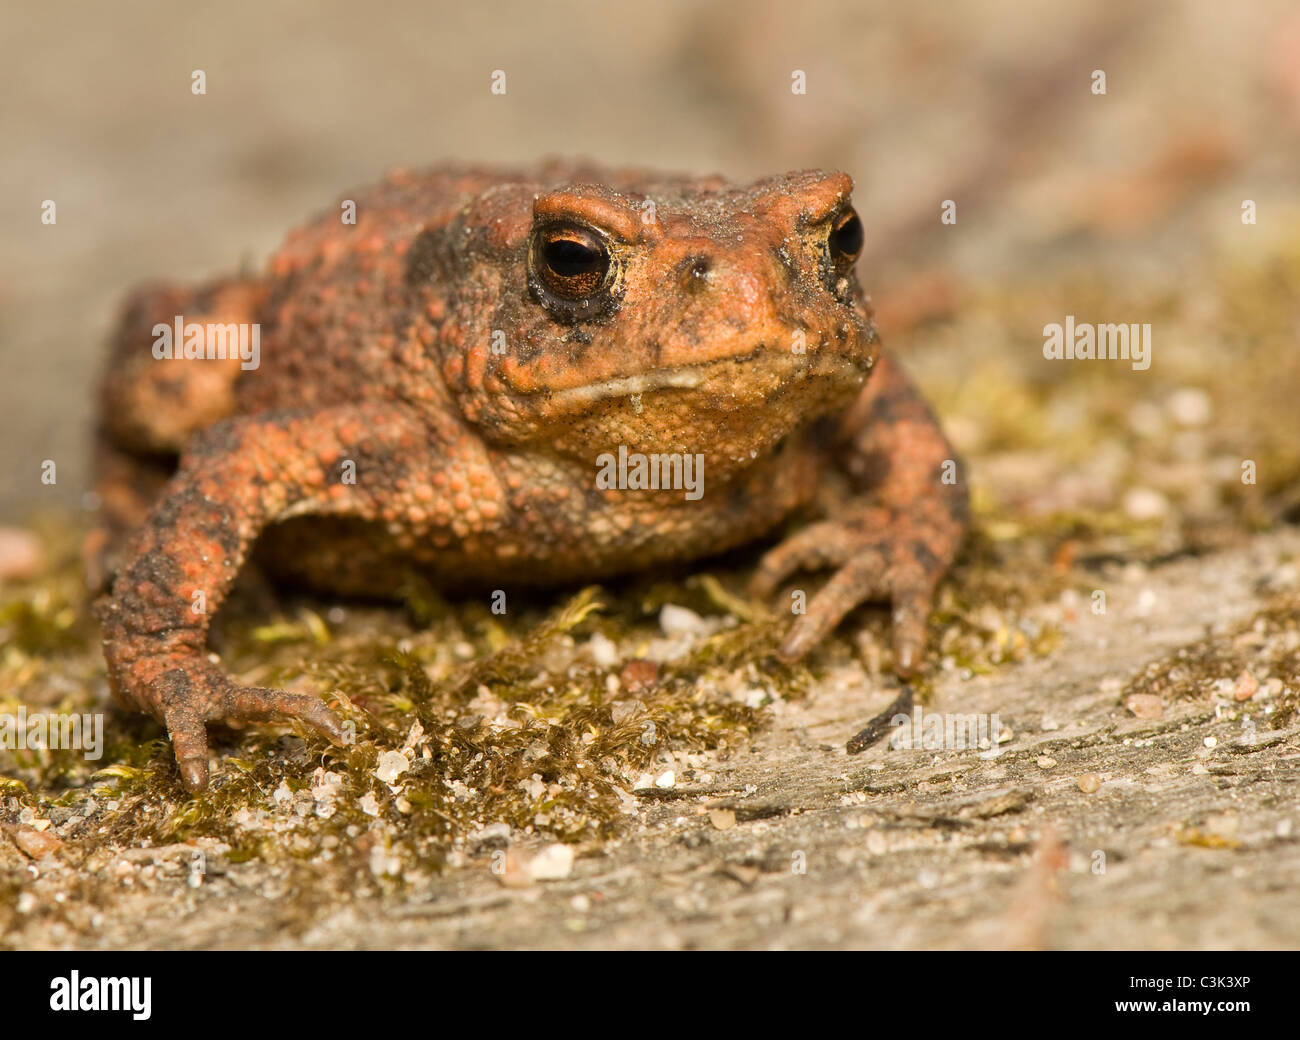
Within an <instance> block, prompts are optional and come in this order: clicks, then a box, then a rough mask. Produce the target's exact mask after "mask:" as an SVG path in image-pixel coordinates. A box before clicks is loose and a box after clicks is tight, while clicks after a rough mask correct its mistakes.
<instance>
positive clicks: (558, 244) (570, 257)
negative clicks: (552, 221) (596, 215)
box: [535, 227, 610, 300]
mask: <svg viewBox="0 0 1300 1040" xmlns="http://www.w3.org/2000/svg"><path fill="white" fill-rule="evenodd" d="M535 260H536V269H537V273H538V275H540V277H541V279H542V282H543V283H544V284H545V286H546V288H547V289H549V290H550V291H551V292H553V293H554V294H555V295H556V296H560V297H563V298H565V299H569V300H583V299H586V298H588V297H590V296H594V295H595V294H596V293H598V292H599V291H600V290H601V289H603V288H604V287H605V283H606V281H607V280H608V278H609V273H610V258H609V250H608V249H607V248H606V247H605V243H604V242H602V241H601V239H600V238H599V237H598V236H597V235H595V234H593V233H592V232H590V231H588V230H586V229H585V228H580V227H556V228H549V229H546V230H544V231H542V232H541V233H540V235H539V236H538V240H537V242H536V253H535Z"/></svg>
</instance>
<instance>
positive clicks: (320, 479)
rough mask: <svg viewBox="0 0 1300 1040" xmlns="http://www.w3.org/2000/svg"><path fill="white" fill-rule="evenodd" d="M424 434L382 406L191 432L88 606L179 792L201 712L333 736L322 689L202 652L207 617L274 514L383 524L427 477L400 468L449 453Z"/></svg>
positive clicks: (241, 421)
mask: <svg viewBox="0 0 1300 1040" xmlns="http://www.w3.org/2000/svg"><path fill="white" fill-rule="evenodd" d="M434 439H435V438H434V436H433V435H431V434H430V433H429V432H428V431H427V430H426V429H424V428H423V427H422V426H421V425H420V424H419V423H418V422H417V421H416V420H415V419H414V418H410V417H407V416H405V415H404V413H402V412H401V411H400V410H399V409H396V408H395V407H394V406H393V405H392V404H385V405H384V406H383V407H382V408H381V407H378V406H373V405H356V406H347V407H340V408H336V409H328V410H323V411H321V410H318V411H314V412H311V413H307V412H279V413H274V414H272V415H269V416H263V417H258V418H236V419H230V420H226V421H224V422H221V423H218V424H216V425H214V426H212V427H210V428H209V429H207V430H206V431H204V432H203V433H201V434H199V435H198V436H196V437H195V438H194V440H193V441H192V442H191V446H190V448H189V450H188V451H187V453H186V454H185V456H184V457H183V458H182V459H181V465H180V469H179V470H178V472H177V473H176V475H175V476H174V477H173V478H172V480H171V481H170V483H169V484H168V485H167V489H166V491H165V492H164V494H163V496H162V498H161V499H160V500H159V501H158V503H157V504H156V505H155V506H154V508H153V510H152V511H151V513H150V514H149V518H148V520H147V521H146V522H145V525H144V527H143V528H142V529H141V530H140V531H139V532H138V534H137V535H136V536H135V539H134V541H133V542H132V544H131V545H130V547H129V548H128V550H127V555H126V563H125V565H124V566H123V567H122V569H121V570H120V571H119V572H118V574H117V576H116V578H115V579H114V581H113V585H112V590H111V592H110V594H109V596H108V597H106V598H105V599H104V600H103V601H101V602H100V604H99V605H98V613H99V617H100V621H101V622H102V624H103V629H104V656H105V658H106V659H107V661H108V673H109V682H110V686H111V688H112V690H113V692H114V694H115V695H116V696H117V698H118V699H119V700H120V701H122V702H124V703H125V704H127V705H128V706H131V707H135V708H138V709H139V710H141V711H143V712H146V713H148V714H150V715H153V716H154V717H155V718H157V719H158V720H159V721H160V722H162V723H163V724H164V725H165V726H166V727H167V732H168V734H169V735H170V737H171V739H172V744H173V747H174V749H175V752H176V759H177V762H178V763H179V764H180V770H181V777H182V779H183V780H184V783H185V786H186V787H187V788H188V789H189V790H191V791H201V790H203V789H204V788H205V787H206V786H207V782H208V742H207V728H206V724H207V723H208V722H212V721H216V720H221V719H232V720H240V721H242V720H250V721H251V720H261V719H267V718H273V717H288V718H297V719H301V720H302V721H304V722H306V723H308V724H309V725H311V726H312V727H313V728H314V729H316V730H317V731H319V732H320V733H322V734H324V735H325V736H327V737H329V738H330V739H332V740H334V741H335V742H338V741H339V740H340V739H341V737H342V730H341V728H340V726H339V722H338V719H337V718H336V717H335V716H334V714H333V713H332V712H331V711H330V710H329V709H328V708H326V707H325V705H324V703H322V702H321V701H320V700H319V699H317V698H315V697H311V696H307V695H305V694H295V693H289V692H287V691H284V690H271V689H258V688H254V687H248V686H241V685H239V684H237V683H235V682H233V681H232V680H231V679H230V678H229V677H228V676H227V675H226V674H225V672H224V671H223V670H222V669H221V668H220V667H219V666H218V665H216V664H214V663H212V662H211V661H210V660H209V659H208V657H207V655H206V651H205V644H206V638H207V631H208V623H209V618H210V617H211V614H212V612H214V611H215V610H216V609H217V607H218V606H219V605H220V603H221V602H222V600H223V599H224V598H225V595H226V593H227V591H228V590H229V588H230V585H231V583H232V582H233V581H234V578H235V575H236V574H237V573H238V571H239V568H240V566H241V565H242V564H243V562H244V560H245V558H246V556H247V554H248V551H249V549H250V548H251V546H252V544H253V542H254V541H255V540H256V538H257V536H258V534H259V533H260V532H261V530H262V529H263V528H264V527H266V526H267V525H268V524H270V523H272V522H274V521H275V520H277V519H282V518H284V517H288V516H298V515H302V514H310V513H330V514H345V515H350V516H358V517H363V518H366V519H374V520H381V521H389V522H393V521H394V520H395V516H394V514H393V511H394V510H400V509H404V508H405V505H404V503H403V501H402V494H401V491H400V489H401V488H403V487H414V486H416V485H417V484H418V485H419V486H421V487H424V486H427V484H428V481H427V480H425V481H408V480H406V479H405V476H406V474H408V473H410V472H412V471H413V469H414V468H416V467H421V466H423V465H424V463H425V462H426V461H427V460H430V459H432V458H437V457H441V458H445V457H446V454H447V453H446V452H445V450H440V449H439V447H438V445H435V444H433V443H431V442H432V441H433V440H434ZM442 448H443V449H445V448H446V445H443V446H442ZM425 475H426V476H428V475H429V474H428V471H426V472H425Z"/></svg>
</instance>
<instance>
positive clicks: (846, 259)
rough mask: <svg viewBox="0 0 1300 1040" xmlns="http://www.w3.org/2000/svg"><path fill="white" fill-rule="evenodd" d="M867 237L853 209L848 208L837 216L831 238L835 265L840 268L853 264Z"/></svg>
mask: <svg viewBox="0 0 1300 1040" xmlns="http://www.w3.org/2000/svg"><path fill="white" fill-rule="evenodd" d="M865 237H866V236H865V234H864V232H863V230H862V221H861V220H860V219H858V215H857V213H856V212H854V211H853V210H852V209H846V210H845V211H844V212H843V213H841V214H840V215H839V216H838V217H836V218H835V222H834V223H833V224H832V225H831V234H830V239H829V245H830V248H831V259H832V260H833V261H834V262H835V266H836V267H839V268H848V267H850V266H852V264H853V261H854V260H856V259H857V258H858V254H859V253H861V252H862V244H863V241H864V240H865Z"/></svg>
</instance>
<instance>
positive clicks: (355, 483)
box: [87, 164, 966, 790]
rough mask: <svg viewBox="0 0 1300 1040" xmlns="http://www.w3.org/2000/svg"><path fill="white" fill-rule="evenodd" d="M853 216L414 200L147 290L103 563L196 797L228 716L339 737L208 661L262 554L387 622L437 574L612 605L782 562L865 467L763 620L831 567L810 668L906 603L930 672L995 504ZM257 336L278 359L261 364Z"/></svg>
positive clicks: (301, 709)
mask: <svg viewBox="0 0 1300 1040" xmlns="http://www.w3.org/2000/svg"><path fill="white" fill-rule="evenodd" d="M851 188H852V182H851V180H850V179H849V178H848V177H847V176H845V175H844V174H840V173H823V172H820V171H812V172H802V173H792V174H789V175H786V176H780V177H773V178H769V179H767V180H761V181H758V182H756V183H754V184H751V185H748V186H743V187H742V186H735V185H732V184H729V183H728V182H727V181H725V180H723V179H721V178H717V177H708V178H692V177H677V176H664V175H658V174H650V173H644V172H637V171H626V170H611V169H601V168H597V167H591V166H585V165H568V164H549V165H546V166H543V167H541V168H540V169H537V170H533V171H522V172H511V171H501V170H486V169H468V168H439V169H434V170H430V171H426V172H419V173H414V172H407V171H399V172H396V173H393V174H391V175H390V176H389V177H388V178H387V179H386V180H384V181H383V182H382V183H381V184H379V185H378V186H376V187H374V188H372V189H368V190H366V191H364V192H361V193H359V194H356V195H354V196H351V197H350V198H349V199H348V200H345V201H344V202H343V203H341V204H340V207H339V208H338V209H335V210H333V211H330V212H328V213H326V214H325V215H324V216H322V217H321V218H319V219H318V220H316V221H315V222H313V223H311V224H308V225H307V226H306V227H304V228H302V229H300V230H298V231H296V232H294V233H293V234H291V235H290V236H289V238H288V241H287V242H286V243H285V244H284V246H283V248H282V249H281V250H280V251H279V252H278V253H277V254H276V255H275V256H274V258H273V259H272V261H271V263H270V265H269V268H268V270H267V272H266V273H265V275H263V276H261V277H241V278H234V279H226V280H221V281H217V282H213V283H211V284H208V285H204V286H201V287H197V288H174V287H169V286H161V287H150V288H146V289H143V290H141V291H139V292H138V293H137V294H136V295H135V296H134V297H133V298H132V300H131V302H130V304H129V306H128V307H127V309H126V312H125V316H124V318H123V321H122V323H121V326H120V328H119V329H118V331H117V333H116V336H115V339H114V344H113V353H112V362H111V365H110V368H109V372H108V375H107V377H106V381H105V387H104V396H103V406H102V414H101V420H100V437H99V453H98V459H97V467H98V474H97V483H98V490H99V494H100V498H101V502H102V507H101V516H100V525H99V527H98V529H97V530H96V532H95V533H94V534H93V535H92V536H91V538H90V540H89V541H88V543H87V558H88V565H89V567H90V570H91V573H92V576H93V575H96V574H98V575H100V576H102V575H104V574H106V573H109V572H112V574H113V576H112V583H111V588H110V592H109V594H108V596H107V597H106V598H105V599H104V600H102V601H101V603H100V606H99V614H100V618H101V620H102V622H103V626H104V650H105V656H106V658H107V661H108V667H109V677H110V682H111V686H112V689H113V691H114V693H115V694H116V696H117V697H118V698H119V699H120V700H121V701H122V702H124V703H125V704H128V705H130V706H134V707H135V708H138V709H139V710H141V711H144V712H148V713H150V714H152V715H154V716H155V717H156V718H158V719H159V720H160V721H162V722H163V723H164V724H165V725H166V727H167V730H168V732H169V733H170V735H171V738H172V741H173V744H174V747H175V751H176V757H177V760H178V761H179V763H180V768H181V774H182V777H183V779H184V782H185V784H186V786H187V787H188V788H190V789H191V790H200V789H202V788H203V787H204V786H205V785H206V783H207V778H208V754H207V733H206V723H207V722H209V721H212V720H218V719H234V720H251V719H263V718H269V717H277V716H278V717H296V718H299V719H302V720H303V721H305V722H307V723H309V724H310V725H312V726H313V727H314V728H316V729H317V730H319V731H320V732H321V733H323V734H325V735H327V736H329V737H331V738H333V739H336V740H337V739H339V737H340V733H341V731H340V727H339V723H338V721H337V719H336V718H335V716H334V715H333V713H332V712H331V711H329V709H328V708H326V706H325V705H324V703H323V702H321V701H320V700H318V699H317V698H315V697H311V696H307V695H304V694H295V693H289V692H286V691H283V690H272V689H256V688H250V687H245V686H240V685H238V684H237V683H235V682H233V681H232V680H231V679H230V678H228V677H227V675H226V674H225V672H224V671H223V670H222V669H221V667H220V666H219V665H218V664H216V663H214V660H213V659H210V658H209V656H208V653H207V650H206V646H205V643H206V636H207V629H208V621H209V617H210V615H211V614H212V612H213V611H215V610H216V608H217V607H218V606H219V604H220V603H221V602H222V599H223V597H224V596H225V594H226V592H227V591H228V589H229V587H230V585H231V583H232V581H233V580H234V578H235V576H236V573H237V572H238V571H239V569H240V567H241V565H242V564H243V563H244V561H245V559H246V557H247V555H248V553H249V551H250V549H251V547H252V546H253V543H254V542H255V541H256V540H259V539H261V542H262V547H263V548H265V547H266V546H267V543H270V544H271V548H272V551H270V552H268V553H266V554H265V555H267V556H268V558H270V559H272V560H273V561H274V562H275V563H276V564H277V570H280V571H284V572H287V573H288V574H289V575H291V576H292V577H294V578H296V579H297V580H299V581H301V582H304V583H306V584H308V585H310V586H313V587H315V588H318V589H329V590H333V591H337V592H343V593H364V594H375V593H379V594H388V595H390V596H391V595H392V594H393V593H394V591H395V589H394V586H395V575H397V574H399V573H401V569H402V568H403V567H406V566H409V565H411V564H412V563H413V564H415V565H417V566H419V567H420V568H422V569H423V570H424V571H425V572H427V573H428V574H429V575H430V576H431V577H432V578H433V580H435V581H436V582H442V583H462V582H467V581H478V582H480V583H493V584H498V585H499V584H502V583H511V582H530V583H545V582H557V581H564V580H574V579H587V578H601V577H605V576H608V575H612V574H617V573H620V572H625V571H631V570H637V569H644V568H647V567H652V566H654V565H655V564H657V563H662V562H664V561H673V560H685V559H691V558H694V557H699V556H703V555H706V554H710V553H716V552H719V551H721V550H725V549H728V548H730V547H733V546H736V545H740V544H742V543H745V542H748V541H750V540H753V539H755V538H758V537H760V536H762V535H763V534H764V533H766V532H769V531H771V530H772V529H773V528H774V527H775V526H776V525H777V524H779V523H780V522H781V520H782V519H783V518H785V517H787V516H788V515H789V514H790V513H791V512H792V511H793V510H795V509H796V507H799V506H801V505H803V504H805V503H807V502H808V501H809V500H810V499H811V498H812V497H813V496H814V494H815V493H816V492H817V490H818V487H819V481H820V480H821V479H822V477H823V475H824V474H825V473H826V470H827V467H829V466H839V467H840V468H841V469H842V470H843V471H844V472H845V473H846V474H847V476H848V477H849V478H850V480H851V481H852V482H853V483H854V484H855V486H857V487H859V488H860V489H861V491H862V493H863V494H862V497H861V498H858V499H854V500H853V501H852V502H851V503H850V506H849V508H847V509H846V510H844V511H842V514H841V515H836V516H835V517H834V518H833V519H828V520H824V521H822V522H819V523H813V524H811V525H809V526H806V527H804V528H803V529H801V530H800V531H798V532H797V533H796V534H795V535H794V536H793V537H791V538H790V539H789V540H787V541H786V542H784V543H783V544H780V545H778V546H777V547H775V548H773V549H771V550H770V551H769V552H768V553H767V554H766V555H765V556H764V557H763V558H762V561H761V563H760V565H759V567H758V570H757V573H756V574H755V577H754V580H753V591H754V592H755V593H757V594H760V595H771V594H772V593H773V592H774V591H775V589H776V588H777V586H778V585H779V584H780V583H781V582H782V581H783V580H784V579H785V578H786V577H787V576H788V575H790V574H791V573H793V572H794V571H796V570H797V569H799V568H833V569H834V573H833V575H832V576H831V578H830V580H829V581H828V582H827V583H826V585H825V586H824V587H823V588H822V589H821V590H820V591H819V592H817V593H816V594H815V595H814V596H813V597H812V599H811V600H810V601H809V602H808V604H807V609H806V612H805V613H802V614H797V615H796V616H795V618H794V621H793V624H792V626H791V628H790V630H789V633H788V635H787V637H786V639H785V642H784V643H783V645H782V647H781V653H782V655H783V656H784V657H786V658H789V659H794V658H798V657H801V656H802V655H804V654H805V653H807V652H808V650H809V649H811V648H812V647H813V646H814V645H815V644H816V643H817V642H818V641H819V640H821V639H822V638H823V637H824V636H825V635H826V634H827V633H828V632H829V631H830V630H831V629H832V628H834V627H835V625H836V624H837V623H838V622H839V621H840V619H841V618H842V617H843V616H844V615H845V614H846V613H847V612H848V611H850V610H851V609H852V608H853V607H855V606H856V605H858V604H859V603H861V602H863V601H865V600H868V599H886V600H890V601H891V602H892V604H893V624H894V651H895V663H896V666H897V668H898V669H899V670H900V671H901V672H904V673H907V672H910V671H913V670H914V669H915V667H916V665H917V662H918V659H919V655H920V654H921V652H922V649H923V644H924V638H925V625H926V617H927V614H928V611H929V607H930V602H931V596H932V593H933V590H934V586H935V583H936V582H937V581H938V579H939V578H940V577H941V575H942V574H943V573H944V571H945V570H946V569H947V567H948V565H949V564H950V563H951V561H952V559H953V556H954V555H955V553H956V551H957V549H958V546H959V543H960V541H961V538H962V535H963V533H964V529H965V524H966V492H965V489H964V482H963V481H962V479H961V478H960V476H959V475H958V467H957V463H956V462H955V461H954V459H955V456H954V453H953V451H952V449H951V447H950V446H949V444H948V443H947V441H946V440H945V439H944V437H943V435H942V433H941V432H940V430H939V428H938V426H937V425H936V423H935V421H934V419H933V417H932V416H931V414H930V412H929V411H928V409H927V408H926V406H925V404H924V403H923V402H922V401H921V399H920V398H919V397H918V396H917V394H916V392H915V391H914V389H913V388H912V387H911V386H910V385H909V384H908V382H907V381H906V379H905V378H904V376H903V374H902V372H901V371H900V369H899V368H898V367H897V366H896V365H895V364H894V363H893V362H892V361H891V360H890V358H889V357H888V356H887V355H882V354H880V353H879V350H878V341H877V338H876V335H875V329H874V327H873V325H872V318H871V310H870V308H869V306H868V303H867V301H866V299H865V298H864V296H863V294H862V291H861V289H860V288H859V286H858V282H857V278H856V276H855V274H854V270H853V265H854V261H855V259H856V258H857V255H858V253H859V251H860V250H861V248H862V243H863V228H862V224H861V222H860V220H859V218H858V217H857V215H856V214H855V213H854V211H853V209H852V207H851V205H850V201H849V193H850V190H851ZM349 217H351V218H353V220H352V221H350V220H349ZM240 326H243V336H244V338H243V343H244V346H245V348H248V347H249V346H251V345H254V344H255V345H256V346H257V348H258V349H257V350H249V349H246V350H245V353H244V354H243V356H242V358H241V356H240V354H239V352H238V350H237V349H236V344H237V343H238V342H239V334H240ZM173 330H174V331H175V340H176V341H175V342H169V340H171V339H172V338H173V337H172V331H173ZM250 330H251V333H250ZM182 341H183V342H182ZM187 355H189V356H187ZM222 355H226V357H225V359H224V360H222V359H221V356H222ZM868 377H870V378H868ZM615 457H617V458H618V459H619V465H618V467H617V468H618V473H619V478H620V479H617V480H615V481H614V483H613V486H611V481H610V479H608V478H609V477H610V475H611V474H612V473H613V472H614V471H613V470H612V469H611V468H610V460H611V459H613V458H615ZM629 459H630V460H632V464H631V466H630V467H629V466H628V465H627V464H626V463H627V460H629ZM646 459H649V460H650V463H651V465H652V467H654V468H656V469H657V470H658V469H662V472H663V474H664V476H665V482H667V483H670V484H671V483H673V480H674V478H675V479H676V480H678V481H680V480H681V474H682V470H681V464H682V462H683V461H685V462H686V463H687V464H688V466H689V463H691V462H692V461H696V462H698V465H697V466H696V467H695V471H694V472H693V473H692V472H691V471H689V470H688V471H687V473H686V479H687V480H693V481H695V484H693V485H692V486H693V487H694V489H695V491H696V492H698V493H696V494H692V493H691V492H690V491H689V490H687V491H685V492H684V491H683V490H682V489H681V488H680V487H676V488H673V487H669V488H663V487H660V488H658V489H652V488H650V487H647V486H644V481H643V482H641V483H640V484H638V482H637V481H636V480H635V479H634V478H631V477H629V476H628V474H629V473H631V472H636V471H638V470H637V463H638V460H639V461H640V463H641V468H640V470H639V472H640V473H641V474H642V476H644V474H645V465H644V463H645V460H646ZM661 464H662V465H661ZM674 467H675V468H674ZM620 484H621V486H620ZM264 532H265V535H264ZM127 535H130V538H129V539H127V537H126V536H127ZM92 580H93V578H92Z"/></svg>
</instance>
